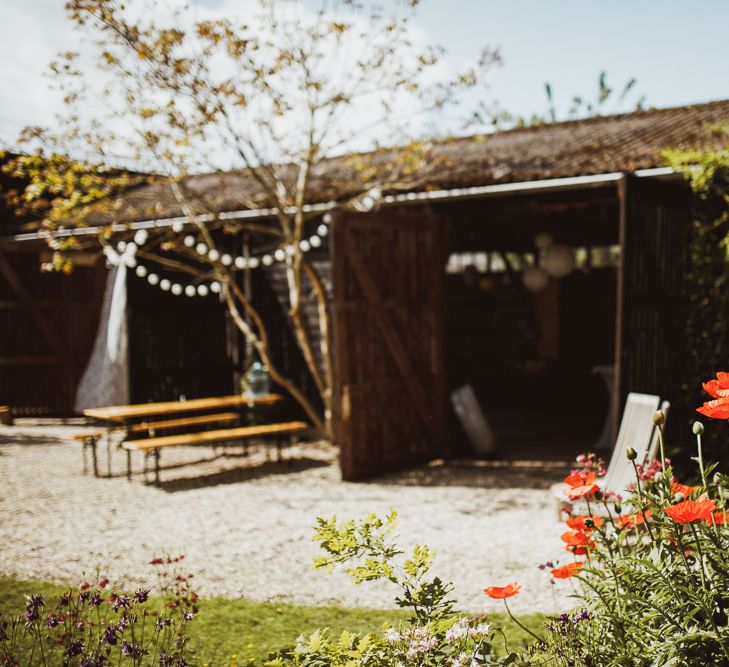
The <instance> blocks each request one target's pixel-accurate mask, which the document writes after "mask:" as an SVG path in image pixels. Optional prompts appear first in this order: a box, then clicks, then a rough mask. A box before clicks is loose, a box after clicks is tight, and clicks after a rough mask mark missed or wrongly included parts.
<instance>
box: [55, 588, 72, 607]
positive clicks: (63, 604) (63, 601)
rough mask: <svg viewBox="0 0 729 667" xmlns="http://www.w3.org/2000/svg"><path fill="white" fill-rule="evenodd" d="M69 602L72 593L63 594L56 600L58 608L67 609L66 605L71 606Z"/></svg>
mask: <svg viewBox="0 0 729 667" xmlns="http://www.w3.org/2000/svg"><path fill="white" fill-rule="evenodd" d="M71 600H73V593H71V591H68V592H67V593H63V595H61V597H60V598H59V599H58V606H59V607H68V605H70V604H71Z"/></svg>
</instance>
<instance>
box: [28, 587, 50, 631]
mask: <svg viewBox="0 0 729 667" xmlns="http://www.w3.org/2000/svg"><path fill="white" fill-rule="evenodd" d="M44 605H45V602H44V601H43V596H42V595H27V596H26V597H25V613H24V614H23V617H24V618H25V628H26V630H27V629H29V628H30V627H31V626H32V625H33V623H35V622H36V621H37V620H38V619H39V618H40V609H41V607H43V606H44Z"/></svg>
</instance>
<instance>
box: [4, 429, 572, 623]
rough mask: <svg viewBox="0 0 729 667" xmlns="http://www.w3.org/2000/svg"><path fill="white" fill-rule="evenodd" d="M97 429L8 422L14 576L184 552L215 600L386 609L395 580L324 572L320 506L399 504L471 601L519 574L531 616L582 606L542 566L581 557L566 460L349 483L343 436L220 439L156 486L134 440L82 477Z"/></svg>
mask: <svg viewBox="0 0 729 667" xmlns="http://www.w3.org/2000/svg"><path fill="white" fill-rule="evenodd" d="M83 430H84V428H83V427H80V426H68V425H48V424H46V425H42V426H41V425H22V424H21V425H16V426H12V427H9V426H0V544H2V547H1V548H0V574H1V575H9V576H14V577H19V578H36V579H44V580H50V581H58V582H66V583H78V582H79V580H80V579H82V578H84V577H85V576H93V575H94V572H95V571H96V568H97V567H98V568H99V569H100V571H101V572H102V573H104V574H106V575H107V576H109V577H110V578H111V579H112V581H115V582H117V583H119V584H121V585H125V586H129V587H132V586H141V585H145V584H150V583H152V582H153V581H154V573H153V572H152V570H153V568H152V567H150V566H148V565H147V563H148V562H149V560H150V559H151V558H153V557H155V556H159V555H162V554H178V553H184V554H185V555H186V559H185V563H186V567H188V568H189V570H190V572H193V573H194V574H195V579H194V581H195V584H196V589H197V590H198V592H200V593H201V594H203V595H206V596H210V595H218V594H219V595H226V596H231V597H246V598H251V599H256V600H281V601H289V602H295V603H304V604H315V605H328V604H337V605H346V606H359V607H382V608H387V607H391V606H393V602H392V599H393V591H392V589H391V588H389V587H388V585H385V584H383V585H380V584H379V583H377V584H363V585H361V586H355V585H353V584H352V583H351V582H350V581H349V580H348V579H347V577H346V576H345V575H343V574H341V573H339V572H335V573H327V572H320V571H313V570H312V568H311V563H312V559H313V558H314V557H315V556H316V555H318V553H319V552H318V548H317V547H316V545H315V544H314V543H313V542H312V540H311V536H312V526H313V525H314V523H315V519H316V517H317V516H326V517H329V516H331V515H333V514H336V515H337V516H338V517H339V518H341V519H345V518H353V517H361V516H364V515H366V514H367V513H369V512H377V513H385V512H387V511H389V510H390V509H396V510H397V511H398V513H399V515H400V522H399V526H398V533H399V535H400V537H401V543H402V544H403V545H405V546H408V547H411V546H412V545H414V544H416V543H424V544H428V545H430V546H431V547H432V548H433V549H435V551H436V558H435V566H434V571H435V572H436V573H437V574H438V575H439V576H441V577H442V578H443V579H445V580H452V581H453V582H454V583H455V597H456V599H457V601H458V604H459V606H460V608H463V609H468V610H470V611H490V610H500V609H502V606H501V604H500V602H498V603H497V602H496V601H492V600H488V599H486V598H485V596H484V595H483V594H482V593H481V590H482V589H483V587H484V586H486V585H503V584H506V583H508V582H511V581H514V580H517V581H519V582H520V583H521V584H522V589H523V590H522V593H521V594H520V595H519V596H518V597H517V598H514V600H513V604H512V605H511V606H512V608H513V610H514V611H515V612H516V613H528V612H533V611H546V612H552V611H558V610H561V609H564V608H565V607H567V606H569V604H570V601H569V599H568V598H567V592H568V590H569V584H567V583H565V582H563V581H560V582H557V584H556V585H552V584H550V581H549V575H548V574H546V573H545V572H543V571H540V570H539V569H538V568H537V565H538V564H539V563H541V562H544V561H547V560H549V559H550V558H557V559H562V561H563V562H566V560H567V559H568V556H567V554H566V553H565V552H564V551H563V550H562V548H561V542H560V541H559V534H560V533H561V532H562V531H561V527H560V524H559V523H558V522H557V519H556V517H555V511H554V502H553V500H552V499H551V497H550V494H549V491H548V490H547V489H548V486H549V484H550V483H552V482H554V481H555V480H556V479H559V477H560V476H561V474H563V473H562V471H561V470H555V469H552V470H547V471H545V470H530V469H523V468H518V469H515V468H513V467H506V468H493V467H484V466H479V465H477V464H467V463H461V464H458V463H453V464H449V465H430V466H425V467H421V468H418V469H416V470H412V471H409V472H407V473H402V474H396V475H389V476H387V477H383V478H380V479H378V480H375V481H373V482H369V483H357V484H352V483H344V482H341V481H340V480H339V475H338V469H337V466H336V451H335V450H334V449H333V448H332V447H329V446H324V445H319V444H310V445H301V446H298V447H294V448H292V449H291V450H290V451H289V452H288V454H287V457H286V458H287V460H286V462H285V463H283V464H279V463H276V462H274V461H271V460H268V454H269V450H268V449H266V448H265V447H257V448H253V449H252V451H251V453H250V455H249V456H248V457H242V456H228V457H222V456H221V457H219V458H217V459H213V460H207V461H205V462H200V459H201V458H206V457H208V458H209V459H210V457H211V456H212V452H211V450H209V449H208V450H202V451H201V450H199V449H198V450H194V449H192V448H176V449H175V450H174V451H165V452H163V455H162V465H163V466H164V467H165V468H166V469H164V470H163V471H162V484H161V486H160V487H155V486H152V485H148V484H145V483H144V481H143V479H142V477H141V475H138V476H135V477H134V479H133V481H132V482H131V483H129V482H127V480H126V478H125V459H124V453H123V452H116V453H115V454H114V456H113V461H112V463H113V473H114V476H113V477H112V478H110V479H109V478H98V479H97V478H94V477H93V476H90V475H83V474H82V472H81V452H80V450H81V447H80V445H79V443H77V442H73V441H69V436H70V435H73V434H74V433H78V432H81V431H83ZM102 450H103V448H102ZM100 458H101V462H102V469H104V457H103V456H102V457H100ZM195 461H197V462H196V463H195ZM135 465H136V466H138V467H141V455H138V456H137V458H136V460H135Z"/></svg>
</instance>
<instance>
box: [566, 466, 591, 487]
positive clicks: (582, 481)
mask: <svg viewBox="0 0 729 667" xmlns="http://www.w3.org/2000/svg"><path fill="white" fill-rule="evenodd" d="M595 477H596V473H595V472H587V471H585V470H579V471H577V472H573V473H572V474H571V475H567V477H565V478H564V482H565V484H567V486H569V487H572V488H573V489H574V488H575V487H577V486H587V485H589V484H594V483H595Z"/></svg>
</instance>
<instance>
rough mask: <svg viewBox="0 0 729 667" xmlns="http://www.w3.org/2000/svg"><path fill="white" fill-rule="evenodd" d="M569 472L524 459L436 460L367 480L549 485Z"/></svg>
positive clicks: (394, 483) (490, 486)
mask: <svg viewBox="0 0 729 667" xmlns="http://www.w3.org/2000/svg"><path fill="white" fill-rule="evenodd" d="M568 473H569V466H568V465H567V464H560V463H553V462H541V461H534V462H531V461H527V462H510V461H504V462H489V463H484V462H481V461H465V462H450V463H437V462H436V463H435V464H431V465H425V466H421V467H419V468H415V469H413V470H406V471H404V472H399V473H392V474H389V475H385V476H383V477H378V478H377V479H373V480H370V481H371V482H373V483H376V484H389V485H392V486H433V487H435V486H462V487H468V488H479V489H515V488H516V489H548V488H549V487H550V486H551V485H552V484H554V483H555V482H561V481H562V480H563V479H564V477H565V475H566V474H568Z"/></svg>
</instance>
